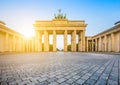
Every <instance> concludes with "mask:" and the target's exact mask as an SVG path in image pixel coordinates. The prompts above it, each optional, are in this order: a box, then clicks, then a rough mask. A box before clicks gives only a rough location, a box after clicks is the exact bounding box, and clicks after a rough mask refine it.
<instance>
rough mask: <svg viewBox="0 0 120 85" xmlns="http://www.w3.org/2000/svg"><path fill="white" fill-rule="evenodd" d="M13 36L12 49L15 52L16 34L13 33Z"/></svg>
mask: <svg viewBox="0 0 120 85" xmlns="http://www.w3.org/2000/svg"><path fill="white" fill-rule="evenodd" d="M12 38H13V40H12V44H13V45H12V46H13V47H12V51H13V52H15V35H13V37H12Z"/></svg>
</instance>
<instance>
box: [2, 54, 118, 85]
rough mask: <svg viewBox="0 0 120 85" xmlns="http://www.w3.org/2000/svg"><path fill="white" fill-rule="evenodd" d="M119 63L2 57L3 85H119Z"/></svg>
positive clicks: (92, 57) (79, 57)
mask: <svg viewBox="0 0 120 85" xmlns="http://www.w3.org/2000/svg"><path fill="white" fill-rule="evenodd" d="M118 60H119V61H120V57H119V56H118V55H110V54H95V53H74V52H71V53H64V52H57V53H51V52H47V53H29V54H11V55H0V85H24V84H25V85H82V84H83V85H118V83H117V82H118V79H119V82H120V71H119V72H118V70H120V62H119V61H118Z"/></svg>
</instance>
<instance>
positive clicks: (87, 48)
mask: <svg viewBox="0 0 120 85" xmlns="http://www.w3.org/2000/svg"><path fill="white" fill-rule="evenodd" d="M86 41H87V52H88V47H89V45H88V38H87V40H86Z"/></svg>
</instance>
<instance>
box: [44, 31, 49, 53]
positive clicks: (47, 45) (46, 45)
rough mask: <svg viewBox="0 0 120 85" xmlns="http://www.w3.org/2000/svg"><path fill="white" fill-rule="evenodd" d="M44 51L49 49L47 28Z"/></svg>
mask: <svg viewBox="0 0 120 85" xmlns="http://www.w3.org/2000/svg"><path fill="white" fill-rule="evenodd" d="M44 51H45V52H47V51H49V35H48V32H47V31H46V30H45V31H44Z"/></svg>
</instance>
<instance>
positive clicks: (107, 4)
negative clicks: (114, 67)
mask: <svg viewBox="0 0 120 85" xmlns="http://www.w3.org/2000/svg"><path fill="white" fill-rule="evenodd" d="M58 9H61V10H62V12H63V13H66V14H67V19H68V20H85V23H86V24H88V26H87V27H86V36H93V35H95V34H97V33H99V32H102V31H104V30H106V29H109V28H111V27H112V26H114V23H115V22H117V21H119V20H120V0H0V20H1V21H4V22H5V23H6V25H7V26H8V27H9V28H11V29H13V30H15V31H18V32H20V33H22V34H27V33H28V32H32V31H33V24H34V23H35V20H52V19H53V18H54V13H57V12H58ZM60 39H62V40H60ZM57 41H58V42H59V43H58V44H57V47H59V48H63V45H62V44H63V37H62V36H58V40H57ZM68 43H70V39H69V41H68Z"/></svg>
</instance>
